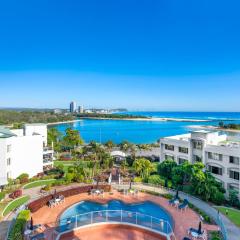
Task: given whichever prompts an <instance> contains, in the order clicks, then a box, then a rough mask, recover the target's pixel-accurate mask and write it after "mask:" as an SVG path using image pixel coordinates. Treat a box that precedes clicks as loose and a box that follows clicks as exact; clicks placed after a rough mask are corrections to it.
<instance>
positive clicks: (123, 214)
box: [58, 200, 173, 233]
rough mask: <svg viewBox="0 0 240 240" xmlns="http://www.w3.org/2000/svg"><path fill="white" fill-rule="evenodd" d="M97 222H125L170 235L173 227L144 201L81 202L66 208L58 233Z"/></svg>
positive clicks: (164, 214) (155, 207)
mask: <svg viewBox="0 0 240 240" xmlns="http://www.w3.org/2000/svg"><path fill="white" fill-rule="evenodd" d="M99 222H125V223H126V222H127V223H132V224H136V222H137V225H142V226H144V227H149V228H152V229H155V230H158V231H161V232H164V233H170V232H171V231H172V227H173V220H172V217H171V215H170V214H169V213H168V212H167V211H166V210H165V209H163V208H162V207H161V206H159V205H158V204H155V203H153V202H151V201H144V202H139V203H134V204H126V203H124V202H122V201H119V200H111V201H109V202H108V203H106V204H100V203H97V202H93V201H82V202H79V203H77V204H75V205H73V206H72V207H70V208H68V209H67V210H66V211H64V212H63V213H62V215H61V216H60V219H59V228H58V231H59V232H64V231H67V230H70V229H73V228H76V227H80V226H84V225H87V224H91V223H99Z"/></svg>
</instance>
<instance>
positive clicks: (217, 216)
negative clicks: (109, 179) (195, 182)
mask: <svg viewBox="0 0 240 240" xmlns="http://www.w3.org/2000/svg"><path fill="white" fill-rule="evenodd" d="M111 186H112V187H115V188H118V189H119V188H121V187H124V188H125V187H127V186H128V187H129V183H121V184H111ZM132 186H133V187H134V186H135V187H137V188H138V189H140V190H144V191H145V190H146V189H144V186H146V187H152V188H153V189H152V190H153V192H156V193H159V192H157V191H155V190H156V189H163V190H165V191H166V192H168V193H172V194H174V193H176V189H173V188H166V187H164V186H162V185H155V184H149V183H132ZM179 194H183V195H184V196H185V197H186V198H188V200H189V198H192V199H195V200H197V201H201V202H203V203H204V204H207V205H209V204H208V203H206V202H204V201H203V200H201V199H200V198H198V197H196V196H192V195H190V194H188V193H185V192H182V191H179ZM189 202H191V201H190V200H189ZM209 207H211V206H210V205H209ZM211 209H212V210H214V213H213V214H211V217H212V218H213V219H214V221H215V222H216V223H217V224H218V225H219V227H220V229H221V233H222V236H223V239H224V240H228V239H229V238H228V233H227V230H226V226H225V225H224V223H223V221H222V217H221V215H220V214H219V213H218V211H217V210H216V209H214V208H213V207H211ZM201 210H202V211H206V209H205V210H204V209H201ZM206 214H209V212H206Z"/></svg>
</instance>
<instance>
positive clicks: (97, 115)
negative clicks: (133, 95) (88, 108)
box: [76, 113, 148, 119]
mask: <svg viewBox="0 0 240 240" xmlns="http://www.w3.org/2000/svg"><path fill="white" fill-rule="evenodd" d="M76 116H77V117H79V118H112V119H133V118H148V117H146V116H142V115H130V114H103V113H79V114H76Z"/></svg>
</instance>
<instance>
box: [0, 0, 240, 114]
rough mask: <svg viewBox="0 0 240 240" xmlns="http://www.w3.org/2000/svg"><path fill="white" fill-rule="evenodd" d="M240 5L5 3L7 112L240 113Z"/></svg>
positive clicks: (149, 0)
mask: <svg viewBox="0 0 240 240" xmlns="http://www.w3.org/2000/svg"><path fill="white" fill-rule="evenodd" d="M239 9H240V2H239V1H237V0H235V1H234V0H229V1H223V0H218V1H217V0H211V1H209V0H201V1H200V0H199V1H192V0H182V1H179V0H145V1H142V0H135V1H134V0H121V1H114V0H111V1H110V0H102V1H98V0H95V1H93V0H88V1H80V0H64V1H63V0H51V1H49V0H48V1H47V0H41V1H32V0H29V1H27V0H26V1H17V0H16V1H11V0H8V1H1V3H0V86H1V87H0V90H1V94H0V106H1V107H50V108H52V107H68V103H69V101H70V100H76V101H77V102H78V103H79V104H80V103H81V104H83V105H84V106H87V107H127V108H130V109H149V110H150V109H151V110H164V111H166V110H169V111H172V110H181V111H184V110H185V111H240V108H239V100H240V97H239V89H240V57H239V56H240V44H239V43H240V31H239V29H240V17H239Z"/></svg>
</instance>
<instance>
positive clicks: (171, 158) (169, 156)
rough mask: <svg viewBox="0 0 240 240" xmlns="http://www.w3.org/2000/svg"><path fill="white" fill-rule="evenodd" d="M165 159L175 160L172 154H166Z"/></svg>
mask: <svg viewBox="0 0 240 240" xmlns="http://www.w3.org/2000/svg"><path fill="white" fill-rule="evenodd" d="M165 160H172V161H174V156H171V155H167V154H166V155H165Z"/></svg>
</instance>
